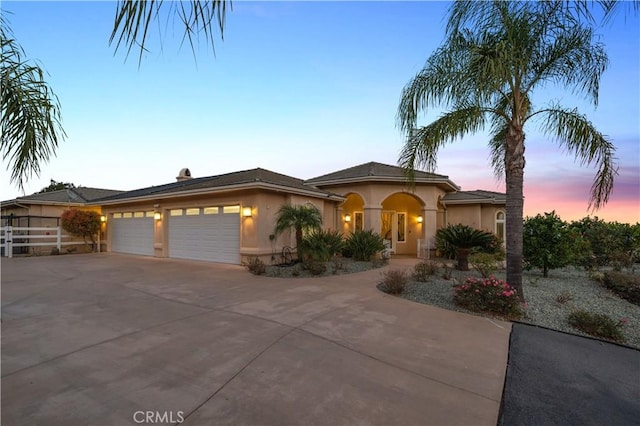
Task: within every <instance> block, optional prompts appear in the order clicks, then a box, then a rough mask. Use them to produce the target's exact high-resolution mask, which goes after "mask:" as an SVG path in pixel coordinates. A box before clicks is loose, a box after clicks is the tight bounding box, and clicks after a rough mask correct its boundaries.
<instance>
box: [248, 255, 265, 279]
mask: <svg viewBox="0 0 640 426" xmlns="http://www.w3.org/2000/svg"><path fill="white" fill-rule="evenodd" d="M243 265H244V266H245V268H247V270H248V271H249V272H251V273H252V274H253V275H262V274H264V273H265V272H266V271H267V265H265V264H264V262H263V261H262V260H260V258H259V257H257V256H249V257H248V258H247V261H246V262H244V264H243Z"/></svg>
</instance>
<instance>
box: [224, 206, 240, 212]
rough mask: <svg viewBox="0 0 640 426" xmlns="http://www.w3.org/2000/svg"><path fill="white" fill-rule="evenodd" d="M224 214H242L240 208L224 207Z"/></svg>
mask: <svg viewBox="0 0 640 426" xmlns="http://www.w3.org/2000/svg"><path fill="white" fill-rule="evenodd" d="M222 213H225V214H226V213H240V206H224V207H223V208H222Z"/></svg>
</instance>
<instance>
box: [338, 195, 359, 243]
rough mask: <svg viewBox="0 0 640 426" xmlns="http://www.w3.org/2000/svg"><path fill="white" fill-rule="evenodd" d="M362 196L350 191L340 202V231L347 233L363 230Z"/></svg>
mask: <svg viewBox="0 0 640 426" xmlns="http://www.w3.org/2000/svg"><path fill="white" fill-rule="evenodd" d="M364 206H365V202H364V198H362V196H361V195H360V194H358V193H355V192H354V193H350V194H348V195H347V199H346V200H345V202H344V203H343V204H342V214H341V216H342V217H341V221H342V232H343V233H345V234H348V233H350V232H353V231H356V230H364V229H365V226H364Z"/></svg>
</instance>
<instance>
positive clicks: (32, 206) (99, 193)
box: [0, 187, 122, 254]
mask: <svg viewBox="0 0 640 426" xmlns="http://www.w3.org/2000/svg"><path fill="white" fill-rule="evenodd" d="M121 192H122V191H114V190H110V189H99V188H85V187H79V188H68V189H61V190H58V191H51V192H43V193H40V194H33V195H27V196H25V197H18V198H16V199H13V200H7V201H2V202H1V203H0V209H1V213H2V215H1V218H0V219H1V220H0V226H2V227H4V226H15V227H37V228H47V227H48V228H55V227H57V226H60V216H61V215H62V212H64V211H65V210H67V209H69V208H79V209H84V210H95V211H98V212H100V206H90V205H89V203H91V202H92V201H94V200H97V199H99V198H104V197H107V196H110V195H114V194H118V193H121ZM14 236H15V238H14V239H16V238H18V237H19V234H15V235H14ZM25 241H26V240H25ZM49 251H51V248H50V247H49V248H46V249H43V248H38V247H16V248H15V249H14V253H15V254H27V253H40V252H43V253H44V252H49Z"/></svg>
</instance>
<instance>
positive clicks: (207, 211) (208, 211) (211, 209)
mask: <svg viewBox="0 0 640 426" xmlns="http://www.w3.org/2000/svg"><path fill="white" fill-rule="evenodd" d="M219 210H220V207H205V208H204V214H218V211H219Z"/></svg>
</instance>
